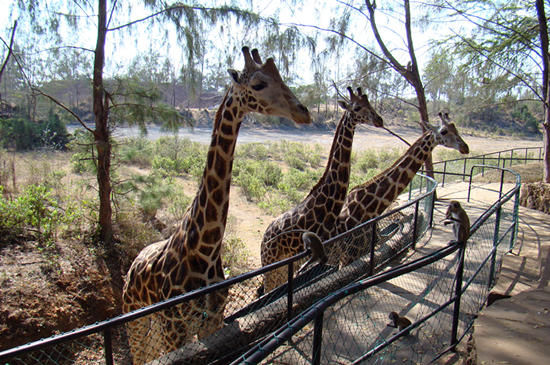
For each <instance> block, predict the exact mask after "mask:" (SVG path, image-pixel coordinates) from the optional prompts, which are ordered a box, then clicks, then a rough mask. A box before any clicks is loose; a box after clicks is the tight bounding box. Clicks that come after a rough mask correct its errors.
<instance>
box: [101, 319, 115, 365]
mask: <svg viewBox="0 0 550 365" xmlns="http://www.w3.org/2000/svg"><path fill="white" fill-rule="evenodd" d="M103 341H104V344H105V345H104V346H105V363H106V364H107V365H113V341H112V336H111V328H110V327H107V328H106V329H105V331H103Z"/></svg>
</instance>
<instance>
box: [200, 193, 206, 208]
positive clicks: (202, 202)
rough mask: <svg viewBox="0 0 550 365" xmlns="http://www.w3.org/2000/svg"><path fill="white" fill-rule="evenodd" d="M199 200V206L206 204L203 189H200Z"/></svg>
mask: <svg viewBox="0 0 550 365" xmlns="http://www.w3.org/2000/svg"><path fill="white" fill-rule="evenodd" d="M199 201H200V205H201V206H204V205H205V204H206V190H205V189H201V193H200V195H199Z"/></svg>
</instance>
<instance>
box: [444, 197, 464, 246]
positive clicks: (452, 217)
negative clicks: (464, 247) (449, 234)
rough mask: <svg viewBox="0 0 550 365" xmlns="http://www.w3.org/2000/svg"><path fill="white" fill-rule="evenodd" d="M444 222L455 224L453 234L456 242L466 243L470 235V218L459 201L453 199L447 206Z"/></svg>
mask: <svg viewBox="0 0 550 365" xmlns="http://www.w3.org/2000/svg"><path fill="white" fill-rule="evenodd" d="M443 224H445V225H447V224H452V225H453V234H454V238H455V241H456V242H460V243H466V241H467V240H468V238H469V237H470V219H469V218H468V214H466V211H465V210H464V208H462V206H461V205H460V203H459V202H457V201H456V200H452V201H451V203H450V204H449V208H447V213H446V214H445V219H444V220H443Z"/></svg>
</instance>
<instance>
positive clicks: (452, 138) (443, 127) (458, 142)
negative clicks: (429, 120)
mask: <svg viewBox="0 0 550 365" xmlns="http://www.w3.org/2000/svg"><path fill="white" fill-rule="evenodd" d="M439 118H440V124H439V128H435V127H432V126H430V125H428V128H429V129H431V130H432V131H434V135H435V138H436V141H437V143H438V144H440V145H442V146H445V147H448V148H453V149H455V150H457V151H458V152H460V153H462V154H463V155H466V154H468V153H469V152H470V148H469V147H468V145H467V144H466V142H464V140H463V139H462V137H460V134H458V130H457V129H456V126H455V124H454V123H452V122H451V121H450V118H449V113H441V112H440V113H439Z"/></svg>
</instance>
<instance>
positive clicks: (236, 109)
mask: <svg viewBox="0 0 550 365" xmlns="http://www.w3.org/2000/svg"><path fill="white" fill-rule="evenodd" d="M238 110H239V108H237V107H236V106H234V107H233V110H231V111H232V112H233V115H237V111H238Z"/></svg>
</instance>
